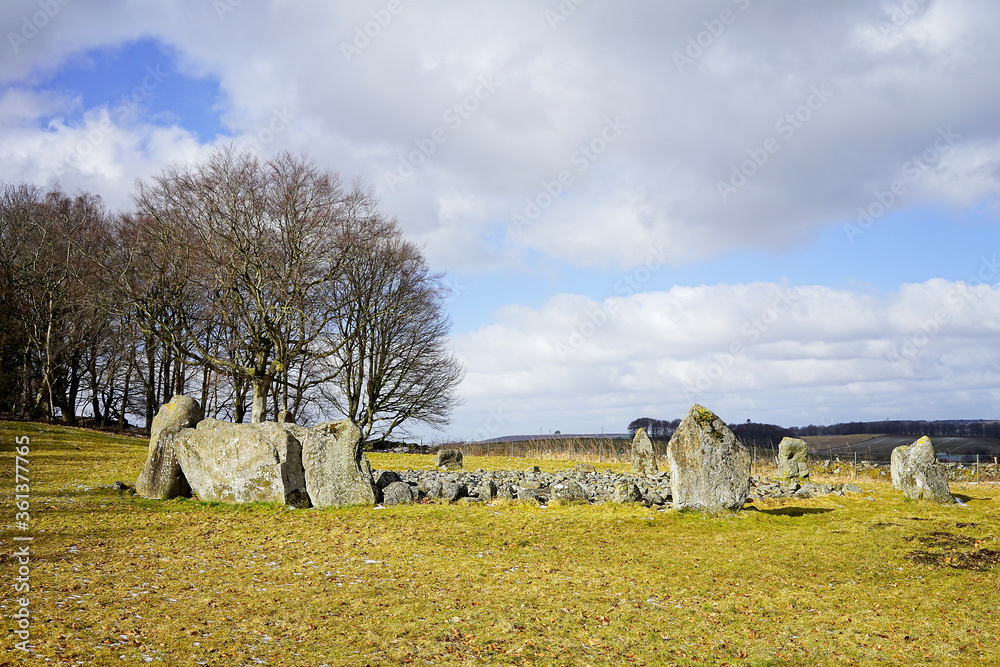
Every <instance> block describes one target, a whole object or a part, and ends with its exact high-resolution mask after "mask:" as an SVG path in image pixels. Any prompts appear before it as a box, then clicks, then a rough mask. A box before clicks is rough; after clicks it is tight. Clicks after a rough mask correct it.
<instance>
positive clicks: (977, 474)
mask: <svg viewBox="0 0 1000 667" xmlns="http://www.w3.org/2000/svg"><path fill="white" fill-rule="evenodd" d="M976 484H979V454H976Z"/></svg>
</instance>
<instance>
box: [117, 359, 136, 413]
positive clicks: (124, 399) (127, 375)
mask: <svg viewBox="0 0 1000 667" xmlns="http://www.w3.org/2000/svg"><path fill="white" fill-rule="evenodd" d="M132 365H133V364H132V357H131V356H129V360H128V367H127V368H126V369H125V382H124V385H123V386H122V406H121V408H119V410H118V430H119V431H123V430H125V412H126V411H127V410H128V386H129V382H130V381H131V380H132Z"/></svg>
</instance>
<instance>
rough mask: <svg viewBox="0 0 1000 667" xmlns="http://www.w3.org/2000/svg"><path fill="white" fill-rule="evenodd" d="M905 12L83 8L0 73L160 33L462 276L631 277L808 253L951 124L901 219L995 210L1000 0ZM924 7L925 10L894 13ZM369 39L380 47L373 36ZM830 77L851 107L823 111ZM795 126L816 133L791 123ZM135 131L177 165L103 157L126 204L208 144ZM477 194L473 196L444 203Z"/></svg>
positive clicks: (47, 130) (11, 20) (246, 114)
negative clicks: (934, 206)
mask: <svg viewBox="0 0 1000 667" xmlns="http://www.w3.org/2000/svg"><path fill="white" fill-rule="evenodd" d="M216 4H217V3H216ZM897 5H898V6H897ZM897 5H891V6H890V5H886V6H875V5H872V4H871V3H868V2H861V1H860V0H854V1H849V2H842V3H836V4H830V5H819V6H815V7H813V6H811V7H810V8H809V11H800V10H799V8H798V5H794V4H792V3H778V4H776V5H767V4H761V3H743V2H715V3H708V4H699V5H691V6H685V7H676V6H670V5H663V6H661V5H656V4H649V3H639V4H635V5H616V6H603V5H598V4H593V3H587V4H585V5H580V6H579V7H578V8H577V10H576V11H574V12H573V13H572V14H570V15H569V16H566V17H561V18H565V20H564V21H560V22H558V23H556V24H555V25H554V29H553V25H551V21H550V20H549V19H548V18H547V15H546V13H545V12H546V10H547V9H552V8H551V7H547V6H546V5H538V4H536V3H531V2H526V1H520V2H518V1H515V2H510V3H504V4H503V5H496V4H493V3H484V2H479V3H468V4H464V5H456V4H455V3H445V2H443V1H440V0H439V1H437V2H433V1H432V2H420V3H416V2H412V3H411V2H403V3H401V4H400V10H399V11H398V12H396V13H395V14H393V15H392V16H391V17H390V18H389V19H385V16H384V12H385V11H386V9H385V8H386V6H387V5H386V3H383V2H369V3H362V4H354V5H346V6H340V5H331V4H329V3H320V2H315V3H301V4H288V3H270V4H266V5H264V4H257V3H238V4H234V5H225V6H226V7H227V8H228V9H231V10H232V11H226V12H223V13H222V14H221V16H220V14H219V13H218V12H216V11H215V10H214V9H213V6H214V5H213V4H212V3H205V2H200V1H199V2H196V1H195V0H189V1H188V2H179V3H171V4H170V5H164V4H153V5H138V4H135V3H127V2H124V1H121V2H108V3H101V4H100V5H98V6H92V5H91V6H87V7H86V8H84V6H83V5H77V4H76V3H68V4H66V5H65V6H64V7H63V8H62V9H61V10H60V12H59V14H58V15H57V16H55V17H53V18H52V19H51V21H49V22H48V24H47V25H46V26H45V27H44V29H41V30H39V31H38V34H37V35H36V36H34V37H33V38H32V39H31V40H30V41H29V42H28V43H26V44H24V45H23V46H22V47H21V48H20V49H19V52H18V53H17V54H16V57H13V58H7V59H5V60H4V61H3V65H2V66H0V80H5V81H8V82H22V83H24V84H26V85H29V86H30V85H31V82H32V81H34V80H36V79H37V78H38V75H39V73H40V72H44V71H49V70H51V68H55V67H58V66H59V65H60V63H63V62H65V60H66V59H67V58H68V57H70V56H71V55H72V54H79V53H81V52H85V51H86V50H87V49H91V48H95V47H99V46H105V45H115V44H121V43H123V42H124V41H127V40H130V39H137V38H140V37H148V36H150V35H152V36H154V37H156V38H158V39H160V40H162V41H164V42H165V43H167V44H169V45H170V46H171V47H173V48H174V49H176V51H177V53H178V57H179V61H180V66H181V68H182V70H183V71H185V72H188V73H190V74H192V75H211V76H214V77H218V79H219V81H220V87H221V91H222V94H223V99H222V100H221V101H220V104H221V107H220V113H221V116H222V118H223V120H224V122H225V123H226V124H227V125H228V126H229V127H230V128H231V129H232V131H233V132H234V133H236V134H237V135H241V136H254V134H255V133H257V132H259V131H260V129H261V128H262V127H265V126H266V124H267V123H268V120H269V118H270V117H271V116H272V114H273V113H274V112H275V109H287V110H288V111H289V113H291V114H293V115H294V118H295V123H294V127H293V128H291V129H290V130H289V131H288V132H285V133H284V134H283V136H282V137H281V138H280V140H279V141H276V142H275V143H274V144H271V145H268V146H267V147H266V149H267V150H275V149H278V148H290V149H292V150H303V151H307V152H309V153H310V154H311V155H312V157H314V158H315V159H316V160H317V161H319V162H320V163H321V164H324V165H326V166H329V167H331V168H334V169H338V170H340V171H342V172H343V173H345V174H349V175H354V174H362V175H364V176H365V177H366V178H367V179H368V180H369V181H370V182H372V183H373V184H374V185H376V187H377V188H378V189H379V192H380V194H381V195H382V197H383V202H384V206H385V208H386V210H387V211H388V212H390V213H393V214H397V215H398V216H399V218H400V220H401V222H402V224H403V225H404V227H405V228H407V229H408V230H410V231H411V232H412V233H413V234H415V235H416V236H417V237H418V238H420V239H421V240H424V241H426V242H427V244H428V246H427V252H428V254H429V256H430V257H431V258H432V259H433V260H434V261H435V262H436V263H437V264H438V265H439V266H441V267H442V268H447V269H453V270H469V271H475V270H481V269H482V268H483V267H484V266H485V267H493V266H496V263H498V262H500V263H502V262H506V263H508V264H513V263H516V261H517V254H518V253H523V252H541V253H544V254H545V255H548V256H550V257H552V258H553V259H555V260H560V261H568V262H572V263H574V264H581V265H588V264H597V265H605V264H608V263H613V264H617V265H620V266H623V267H626V268H627V267H629V266H632V265H634V262H635V257H634V255H633V253H632V251H631V248H633V247H635V245H637V244H641V243H654V242H655V243H659V244H663V245H668V246H670V247H672V248H674V249H675V250H676V252H675V254H674V258H673V261H675V262H692V261H697V260H699V259H701V258H704V257H708V256H715V255H718V254H720V253H723V252H725V251H726V250H729V249H732V248H740V247H744V248H745V247H750V248H775V247H785V248H787V247H791V246H794V245H796V244H800V243H803V242H806V241H808V240H809V239H810V238H811V237H812V236H813V235H815V234H816V233H817V232H818V231H819V230H820V229H822V228H823V227H824V226H826V225H828V224H830V223H831V222H835V221H837V220H844V219H849V218H853V217H854V212H855V211H856V209H857V207H858V206H862V205H865V204H867V203H869V202H870V201H871V197H872V192H873V191H874V190H875V189H877V188H885V187H888V186H889V185H890V184H891V183H892V182H893V180H894V179H896V178H898V177H899V175H900V172H901V170H902V168H903V165H904V164H905V163H906V161H907V160H908V159H910V157H911V156H912V155H914V154H919V152H920V151H922V150H924V149H925V148H926V147H927V143H928V142H929V141H931V140H933V137H934V133H935V132H936V131H937V130H938V129H939V128H941V127H948V126H951V127H954V129H955V131H956V132H958V133H959V134H961V135H962V139H961V140H960V141H959V142H958V143H957V144H956V145H955V146H954V149H953V151H952V152H951V153H950V154H949V155H947V156H945V159H943V160H942V162H941V163H940V164H936V165H934V171H933V174H931V175H929V177H927V178H923V179H920V180H919V181H918V182H915V183H913V184H912V187H910V188H909V190H908V192H907V195H906V198H905V199H903V200H901V201H900V207H901V208H902V207H905V206H910V205H913V204H915V203H923V202H927V201H932V202H933V201H939V200H942V199H943V200H946V201H957V202H961V203H962V204H963V205H964V204H967V203H968V202H974V201H977V200H980V199H982V198H995V197H996V194H997V190H998V182H1000V174H998V171H997V169H996V163H997V149H996V146H997V141H998V137H1000V98H998V96H997V95H996V94H995V91H996V90H998V89H1000V58H998V56H1000V47H998V46H997V43H996V40H995V39H994V36H995V34H996V30H997V28H998V27H1000V11H998V10H997V8H996V6H995V5H994V4H993V3H991V2H988V1H987V0H953V1H950V2H944V1H937V2H931V1H928V2H924V3H902V4H898V3H897ZM903 5H906V6H910V5H915V6H916V7H917V9H916V10H915V11H913V12H912V16H911V15H909V14H907V15H906V16H902V17H896V16H895V15H894V14H893V12H897V13H898V11H902V10H899V9H898V7H903ZM35 9H36V4H35V3H31V2H22V3H11V4H10V5H8V6H5V8H4V9H2V10H0V18H2V19H3V22H4V24H6V25H17V24H19V23H20V21H21V20H22V19H23V16H25V15H30V14H31V12H33V11H35ZM84 9H86V11H84ZM722 10H730V11H732V12H733V20H732V21H730V22H729V23H728V24H727V25H725V27H724V30H723V31H722V32H721V33H720V34H718V35H711V34H708V39H707V41H706V40H705V39H704V37H705V35H702V34H701V33H703V32H704V31H705V30H707V29H708V27H707V25H706V22H707V23H709V24H711V23H712V22H713V21H715V20H716V19H717V18H718V17H719V16H720V12H721V11H722ZM380 12H381V14H380ZM373 13H374V14H373ZM380 16H381V17H382V19H381V21H379V20H378V19H379V17H380ZM373 21H375V23H373ZM897 23H898V25H897ZM372 26H374V27H372ZM365 30H368V31H369V34H370V35H373V36H371V37H367V41H365V39H361V40H360V41H357V42H356V41H355V40H358V39H359V38H358V34H359V32H358V31H361V34H362V36H363V37H364V31H365ZM689 39H694V40H699V39H700V40H702V42H703V44H704V46H703V47H702V49H701V50H702V53H701V55H698V56H697V57H695V58H694V59H693V60H692V63H691V64H690V65H689V66H686V67H684V68H680V69H681V71H678V70H679V68H678V66H677V64H676V62H675V57H674V54H675V53H683V52H684V51H685V49H686V48H687V47H688V45H689V44H690V42H689ZM355 43H358V44H363V45H364V46H363V48H361V49H358V53H356V54H353V55H351V57H350V58H347V57H345V55H344V45H345V44H347V45H353V44H355ZM353 48H357V47H353ZM955 72H961V73H962V75H961V76H955ZM484 76H493V77H497V78H499V79H502V81H503V83H502V84H501V85H500V86H498V87H497V88H496V90H495V91H492V92H491V93H490V94H489V95H488V96H487V97H484V98H482V99H479V100H478V103H477V104H476V108H475V110H474V111H472V112H470V113H469V114H467V117H463V118H462V123H461V124H460V126H458V127H451V126H449V124H448V122H447V121H446V120H445V114H446V113H447V112H448V110H449V109H450V108H452V107H453V106H454V105H455V104H456V103H458V104H460V103H461V102H462V101H463V100H464V99H466V98H467V96H468V95H469V94H470V93H473V92H474V91H475V90H476V86H477V85H478V82H479V81H480V80H481V78H482V77H484ZM817 86H827V87H828V89H829V90H830V91H832V93H833V95H832V97H831V98H830V99H829V100H827V101H825V102H824V103H823V104H822V105H819V106H816V105H814V106H816V108H814V109H806V111H807V112H808V113H806V114H805V115H802V113H803V112H802V105H803V104H806V103H807V102H808V100H809V99H810V95H811V94H812V93H811V91H812V90H814V89H815V87H817ZM11 103H13V100H12V101H11ZM86 111H87V112H88V113H93V112H95V110H94V109H88V110H86ZM797 113H799V114H800V120H799V121H793V122H794V127H793V128H792V129H794V130H795V131H794V132H789V127H792V126H789V125H787V124H786V125H785V126H783V127H780V128H779V123H781V121H782V119H785V118H787V117H788V114H791V115H792V117H793V118H794V117H795V115H796V114H797ZM806 116H808V117H807V118H806V120H805V121H802V120H801V118H803V117H806ZM615 117H619V118H621V119H622V120H623V121H624V122H625V123H627V124H628V129H627V130H626V131H625V132H624V133H623V134H622V136H621V137H620V138H619V139H618V140H617V141H615V142H614V143H613V144H610V145H609V146H608V147H607V149H606V150H605V151H603V152H602V153H601V154H600V155H599V156H597V157H596V159H594V160H592V161H590V162H589V163H588V164H587V169H586V171H585V172H582V171H577V169H578V167H577V166H576V165H575V164H574V162H573V156H574V155H577V152H578V151H579V149H580V147H581V146H585V145H587V144H588V143H589V142H591V141H592V140H594V138H595V137H596V136H598V134H599V133H600V131H601V128H602V126H603V124H604V122H605V121H606V119H608V118H615ZM437 128H441V129H443V130H445V131H446V132H447V140H446V141H445V142H444V143H442V144H441V145H439V146H438V147H437V149H436V150H435V152H434V154H433V155H431V156H429V157H428V158H427V160H426V164H425V165H424V166H421V167H420V168H418V169H416V171H415V173H414V174H413V175H412V176H411V177H409V178H408V179H407V181H406V183H405V184H404V185H403V186H402V187H400V188H399V189H396V190H394V191H393V190H390V189H389V188H387V187H386V182H385V174H386V173H389V172H391V171H392V170H394V169H396V168H397V166H398V164H399V160H400V158H402V157H404V156H406V155H407V154H408V153H410V152H411V151H413V150H414V147H415V142H417V141H420V140H423V139H426V138H427V137H428V136H430V135H431V133H432V132H433V131H434V130H435V129H437ZM129 130H130V132H132V133H133V136H132V137H131V139H129V140H128V141H126V144H128V145H132V146H135V145H138V144H142V143H144V142H146V141H147V140H150V139H152V140H154V141H155V143H156V144H157V146H158V150H157V151H156V152H153V153H148V154H145V155H140V154H139V153H138V152H137V151H135V150H126V151H125V153H124V154H125V155H126V156H131V157H130V158H129V159H128V160H126V161H125V163H124V164H122V165H119V166H117V167H116V166H114V165H111V164H107V163H105V164H101V165H100V166H99V167H97V166H95V172H94V173H95V174H98V173H99V174H103V177H102V178H94V179H93V180H90V181H83V182H85V183H92V184H93V185H94V186H95V187H96V186H97V185H101V186H103V190H102V189H100V188H98V189H99V191H101V193H102V194H105V196H107V197H108V198H109V199H111V200H113V201H124V200H125V199H126V197H125V193H126V192H127V189H128V187H130V184H127V183H124V182H123V181H122V180H121V179H116V178H115V177H114V173H115V171H116V170H117V171H119V172H128V173H133V174H146V173H151V172H153V171H155V170H157V169H159V168H161V167H162V166H164V162H165V161H169V160H170V159H174V158H176V157H177V156H182V155H190V154H192V152H193V151H194V150H195V149H194V148H193V147H192V145H191V137H190V136H188V135H187V133H186V132H185V131H183V129H180V130H179V131H174V132H173V133H169V132H168V133H163V132H161V131H160V130H158V129H156V128H155V127H152V126H148V127H132V128H129ZM22 132H23V136H21V137H19V138H18V141H17V142H16V143H17V144H18V146H19V147H20V148H21V149H23V150H27V148H29V147H30V149H31V150H28V151H27V152H26V153H24V154H23V155H22V154H20V153H14V154H9V156H11V157H14V158H16V163H15V164H13V165H12V166H10V167H9V168H8V169H7V170H6V171H5V173H3V176H4V177H8V178H13V177H21V178H35V179H38V178H52V177H53V176H54V172H53V171H52V166H51V165H48V164H46V163H47V162H48V161H50V160H51V158H50V157H49V156H46V155H44V154H42V153H40V152H38V149H39V148H41V147H43V146H46V145H48V143H50V142H55V143H59V141H61V140H62V138H63V137H62V134H63V133H64V132H65V130H61V129H59V128H52V127H47V126H44V125H35V126H33V127H27V128H22ZM171 137H173V139H174V140H175V141H176V142H177V146H176V147H174V148H173V149H171V148H170V147H169V146H168V145H167V142H168V141H170V140H171ZM768 139H773V140H775V142H776V144H774V145H775V146H776V148H777V150H776V152H773V153H771V154H769V155H768V158H767V161H766V163H765V164H762V165H759V166H757V167H753V165H751V168H753V171H754V172H755V173H753V174H752V175H751V176H749V177H748V178H747V179H746V183H745V184H742V185H739V186H738V187H737V191H736V193H735V194H733V195H732V196H731V197H730V198H729V199H728V200H727V201H722V198H721V197H720V194H719V191H718V184H719V183H720V182H729V181H730V180H731V178H732V176H733V171H732V170H733V168H734V167H737V168H739V167H740V165H742V164H744V163H745V162H746V160H748V159H751V155H752V154H753V153H756V154H758V155H759V154H760V153H759V151H760V149H761V148H762V147H763V146H764V145H765V142H766V141H767V140H768ZM108 147H109V150H110V149H111V147H115V148H117V144H114V143H112V142H109V144H108ZM748 151H749V152H748ZM133 160H135V161H133ZM563 170H570V171H571V172H572V173H573V176H574V178H573V183H572V184H571V185H569V186H567V187H566V188H565V189H564V192H563V193H562V194H561V195H560V196H559V197H558V198H557V199H556V201H555V203H553V204H552V205H551V206H550V207H548V208H546V209H545V210H544V211H543V212H542V213H541V215H540V216H539V217H538V219H537V220H536V221H535V224H534V225H533V229H532V230H530V233H526V234H523V235H516V236H515V235H511V236H509V237H508V238H506V239H504V240H503V241H502V243H504V244H506V246H505V248H504V251H503V252H501V251H499V250H498V248H497V244H498V242H499V241H498V239H497V237H496V235H495V234H493V233H492V231H493V230H495V229H496V227H497V225H498V224H503V223H508V222H509V221H510V217H511V215H512V214H513V213H516V212H518V211H521V210H523V208H524V206H525V200H526V199H533V198H536V197H537V196H538V195H539V193H540V192H541V191H542V190H541V189H542V188H543V186H544V184H545V183H546V182H551V181H552V179H554V178H557V177H558V174H559V173H560V172H561V171H563ZM737 180H738V179H737ZM109 189H112V190H114V191H113V192H110V191H109ZM456 193H457V194H456ZM456 198H462V199H466V200H468V201H474V202H475V205H474V206H465V207H460V208H456V207H454V206H442V205H441V203H442V202H447V201H448V200H454V199H456ZM706 239H711V242H706ZM627 240H631V241H632V243H629V242H627ZM484 257H492V258H493V259H492V261H491V262H483V261H482V260H483V258H484Z"/></svg>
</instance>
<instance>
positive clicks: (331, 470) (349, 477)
mask: <svg viewBox="0 0 1000 667" xmlns="http://www.w3.org/2000/svg"><path fill="white" fill-rule="evenodd" d="M283 426H284V427H285V430H287V431H288V432H289V433H291V434H292V435H293V436H295V438H296V439H297V440H298V441H299V442H300V443H302V466H303V468H304V469H305V480H306V492H307V493H308V494H309V500H310V501H312V505H313V507H337V506H340V505H374V504H375V501H376V493H377V491H376V489H375V480H374V479H372V469H371V465H370V464H369V463H368V457H367V456H365V453H364V450H363V449H362V442H361V430H360V429H358V427H357V426H356V425H355V424H354V423H353V422H352V421H351V420H349V419H343V420H341V421H335V422H324V423H322V424H320V425H319V426H314V427H313V428H309V429H307V428H303V427H301V426H295V425H294V424H291V423H290V422H287V421H286V422H284V424H283Z"/></svg>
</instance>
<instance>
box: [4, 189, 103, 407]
mask: <svg viewBox="0 0 1000 667" xmlns="http://www.w3.org/2000/svg"><path fill="white" fill-rule="evenodd" d="M0 217H2V218H3V220H4V222H3V230H4V256H5V259H4V265H5V266H6V267H7V268H6V269H5V272H7V273H9V274H10V275H13V276H16V278H15V279H13V280H12V281H11V282H10V284H9V286H8V287H9V288H10V289H11V295H10V298H11V299H12V300H13V301H14V304H15V307H14V310H13V314H14V319H15V320H16V322H17V324H18V326H19V327H20V330H21V332H22V333H23V336H24V340H25V341H26V343H27V347H26V349H25V357H24V363H25V368H24V381H25V396H24V402H25V404H26V405H28V404H37V403H40V404H41V405H42V406H43V408H44V409H45V412H46V414H47V415H48V416H49V417H53V416H55V412H56V409H58V410H59V411H60V412H61V414H62V418H63V420H64V421H66V422H68V423H73V422H75V421H76V411H77V400H78V398H79V395H80V390H81V386H82V384H83V382H84V377H85V373H86V368H85V367H84V357H85V353H86V349H87V347H88V346H89V345H90V344H91V343H90V341H92V340H93V339H94V338H95V337H97V336H99V335H101V327H102V323H103V321H104V318H105V315H104V313H103V312H102V311H101V309H100V308H99V307H98V303H99V302H100V301H101V290H102V289H104V288H105V287H106V286H105V285H104V284H103V283H102V282H101V280H100V276H101V274H102V271H101V270H100V262H101V261H102V260H103V258H104V257H105V256H106V249H107V247H108V245H109V244H108V239H109V237H108V218H107V213H106V211H105V209H104V206H103V204H102V202H101V200H100V198H99V197H95V196H92V195H87V194H79V195H77V196H75V197H70V196H68V195H66V194H64V193H63V192H62V191H61V190H59V189H58V188H56V189H53V190H51V191H49V192H48V193H45V194H44V195H42V193H41V191H40V190H39V189H37V188H34V187H31V186H24V185H22V186H16V187H15V186H6V187H5V188H4V192H3V195H2V206H0ZM30 366H34V367H35V369H37V375H38V377H39V379H40V383H39V386H38V387H36V388H35V391H34V392H33V393H34V396H28V395H27V394H28V391H27V390H28V388H29V385H31V384H32V378H33V377H34V376H35V369H32V368H29V367H30Z"/></svg>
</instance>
